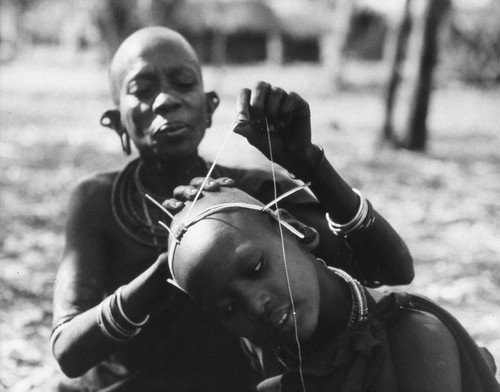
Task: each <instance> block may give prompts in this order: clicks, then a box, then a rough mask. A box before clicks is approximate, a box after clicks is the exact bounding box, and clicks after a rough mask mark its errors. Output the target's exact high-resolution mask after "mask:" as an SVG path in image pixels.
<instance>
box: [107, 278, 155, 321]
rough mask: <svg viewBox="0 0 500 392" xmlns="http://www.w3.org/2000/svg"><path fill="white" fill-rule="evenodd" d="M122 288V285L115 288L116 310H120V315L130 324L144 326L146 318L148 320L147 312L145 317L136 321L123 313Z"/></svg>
mask: <svg viewBox="0 0 500 392" xmlns="http://www.w3.org/2000/svg"><path fill="white" fill-rule="evenodd" d="M122 289H123V286H120V287H119V288H118V290H116V294H115V295H116V303H117V304H118V311H119V312H120V316H122V317H123V318H124V319H125V321H126V322H127V323H129V324H130V325H132V326H134V327H142V326H144V325H145V324H146V323H147V322H148V320H149V314H148V315H147V316H146V318H145V319H144V320H142V321H140V322H138V323H136V322H134V321H132V320H130V319H129V318H128V317H127V315H126V314H125V312H124V311H123V307H122Z"/></svg>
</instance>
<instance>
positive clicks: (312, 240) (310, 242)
mask: <svg viewBox="0 0 500 392" xmlns="http://www.w3.org/2000/svg"><path fill="white" fill-rule="evenodd" d="M278 211H279V216H280V219H282V220H284V221H286V223H288V224H289V225H290V226H293V228H295V229H297V230H298V231H300V232H301V233H302V234H303V235H304V238H297V240H298V241H299V242H300V243H301V244H302V245H304V247H305V248H306V249H308V250H313V249H314V248H316V247H317V246H318V244H319V233H318V231H317V230H316V229H315V228H313V227H311V226H307V225H305V224H303V223H302V222H301V221H299V220H297V219H296V218H295V217H294V216H293V215H292V214H290V213H289V212H288V211H287V210H284V209H282V208H279V209H278Z"/></svg>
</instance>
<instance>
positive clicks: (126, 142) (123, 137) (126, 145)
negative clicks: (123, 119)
mask: <svg viewBox="0 0 500 392" xmlns="http://www.w3.org/2000/svg"><path fill="white" fill-rule="evenodd" d="M120 141H121V142H122V150H123V152H124V153H125V155H130V154H131V152H132V149H131V148H130V137H129V136H128V133H127V132H125V131H123V132H122V133H121V134H120Z"/></svg>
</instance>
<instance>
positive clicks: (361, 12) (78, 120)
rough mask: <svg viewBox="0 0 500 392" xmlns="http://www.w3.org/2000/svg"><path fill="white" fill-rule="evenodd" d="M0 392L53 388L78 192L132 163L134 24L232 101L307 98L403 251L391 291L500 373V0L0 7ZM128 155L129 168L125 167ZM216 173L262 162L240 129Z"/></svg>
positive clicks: (43, 2) (332, 151)
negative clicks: (112, 89) (451, 325)
mask: <svg viewBox="0 0 500 392" xmlns="http://www.w3.org/2000/svg"><path fill="white" fill-rule="evenodd" d="M0 7H1V8H0V18H1V20H0V60H1V63H0V187H1V188H0V189H1V193H0V208H1V211H2V214H1V217H0V224H1V228H0V269H1V270H0V323H1V324H0V390H9V391H50V390H53V387H54V385H55V384H56V381H57V378H58V377H59V373H58V370H57V365H56V364H55V362H54V360H53V359H52V357H51V355H50V353H49V348H48V338H49V335H50V330H51V316H52V310H51V298H52V289H53V284H54V277H55V271H56V269H57V266H58V263H59V260H60V257H61V253H62V248H63V246H64V236H63V230H64V222H65V217H66V207H67V203H68V197H69V191H70V189H71V188H72V187H73V186H74V185H75V184H76V182H77V181H78V180H79V179H81V178H83V177H84V176H87V175H89V174H90V173H92V172H94V171H98V170H111V169H117V168H120V167H122V166H123V165H124V164H125V163H126V162H127V161H128V160H129V159H131V158H130V157H129V158H126V157H124V156H123V155H122V153H121V148H120V143H119V140H118V138H117V137H116V135H114V134H113V133H112V132H111V131H109V130H106V129H104V128H101V127H100V126H99V118H100V115H101V114H102V112H103V111H104V110H106V109H109V108H111V107H112V103H111V99H110V97H109V93H108V80H107V64H108V62H109V59H110V58H111V56H112V55H113V53H114V51H115V50H116V48H117V45H119V43H120V42H121V41H122V40H123V38H125V37H126V36H128V35H129V34H130V33H132V32H133V31H135V30H137V29H138V28H140V27H143V26H148V25H165V26H169V27H172V28H174V29H177V30H178V31H180V32H181V33H183V34H184V35H185V36H186V37H187V38H188V39H189V41H190V42H191V43H192V44H193V46H194V47H195V49H196V50H197V52H198V54H199V56H200V59H201V60H202V62H203V64H204V80H205V87H206V89H207V90H211V89H215V90H216V91H217V92H218V93H219V95H220V96H221V100H222V101H221V105H220V107H219V109H218V110H217V112H216V114H215V118H214V126H213V127H212V128H210V129H209V130H208V132H207V137H206V139H205V140H204V142H203V144H202V146H201V152H202V154H203V155H204V156H206V157H207V158H208V159H210V158H213V157H214V155H215V154H216V152H217V151H218V148H219V146H220V144H221V141H222V140H223V138H224V136H225V134H226V132H227V130H228V127H229V125H230V124H231V122H232V120H233V118H234V101H235V97H236V93H237V91H238V90H239V89H240V88H243V87H251V86H252V85H253V84H254V83H255V82H256V81H257V80H266V81H268V82H270V83H272V84H276V85H278V86H280V87H282V88H284V89H285V90H293V91H296V92H297V93H299V94H300V95H301V96H303V97H304V98H305V99H306V100H308V101H309V103H310V105H311V110H312V116H313V117H312V121H313V138H314V142H316V143H318V144H321V145H322V146H323V147H324V148H325V151H326V153H327V155H328V157H329V158H330V160H331V162H332V163H333V164H334V166H335V167H336V168H337V169H338V171H339V172H340V173H341V174H342V175H343V176H344V177H345V178H346V179H347V180H348V181H349V182H350V184H351V185H352V186H355V187H357V188H359V189H361V190H362V191H363V193H364V194H365V195H367V196H368V197H369V198H370V200H371V201H372V203H373V204H374V205H375V206H376V208H377V209H378V210H379V211H380V212H381V213H382V214H383V215H385V216H386V217H387V218H388V219H389V221H390V222H391V223H392V224H393V226H395V228H396V229H397V230H398V231H399V232H400V233H401V235H402V236H403V238H404V239H405V240H406V242H407V243H408V245H409V247H410V249H411V250H412V253H413V255H414V258H415V266H416V278H415V281H414V283H412V285H410V286H408V287H401V288H398V289H405V290H414V291H417V292H420V293H423V294H425V295H427V296H429V297H431V298H432V299H434V300H436V301H437V302H438V303H440V304H441V305H443V306H444V307H445V308H446V309H448V310H449V311H451V312H452V313H453V314H454V315H455V316H456V317H457V318H458V319H459V320H460V321H461V322H462V323H463V324H464V325H465V326H466V328H467V329H468V330H469V331H470V333H471V334H472V335H473V337H474V338H475V339H476V340H477V341H478V342H479V343H480V344H482V345H486V346H487V347H488V348H489V349H490V351H491V352H492V353H493V355H494V356H495V358H496V361H497V364H498V363H500V321H499V318H500V290H499V288H500V268H499V260H500V240H499V233H500V230H499V229H500V201H499V200H500V154H499V149H500V131H499V125H500V24H499V23H498V21H499V20H500V1H499V0H400V1H393V0H371V1H370V0H356V1H354V0H353V1H349V0H315V1H314V0H272V1H271V0H269V1H264V0H261V1H250V0H247V1H241V0H85V1H84V0H80V1H77V0H73V1H67V0H0ZM132 158H133V157H132ZM221 161H222V163H226V164H231V165H242V166H250V165H251V166H261V167H264V168H266V167H269V164H268V163H267V161H265V160H264V159H263V158H262V157H261V156H260V155H259V154H258V153H256V152H255V151H253V150H252V148H250V147H249V146H247V145H246V143H245V142H243V141H242V140H239V139H238V136H236V135H235V136H233V137H232V138H231V139H230V143H229V146H227V147H226V149H225V151H224V153H223V154H222V159H221Z"/></svg>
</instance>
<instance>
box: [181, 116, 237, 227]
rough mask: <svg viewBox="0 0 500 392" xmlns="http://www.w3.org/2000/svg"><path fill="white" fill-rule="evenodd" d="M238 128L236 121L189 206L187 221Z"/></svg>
mask: <svg viewBox="0 0 500 392" xmlns="http://www.w3.org/2000/svg"><path fill="white" fill-rule="evenodd" d="M237 126H238V122H237V121H235V122H234V125H233V127H231V128H230V129H229V132H228V133H227V134H226V136H225V137H224V141H223V142H222V145H221V147H220V149H219V151H218V152H217V155H216V156H215V159H214V161H213V162H212V166H210V169H209V170H208V173H207V175H206V176H205V178H204V179H203V182H202V183H201V186H200V189H198V193H196V196H195V197H194V199H193V202H192V203H191V205H190V206H189V210H188V211H187V213H186V219H187V218H188V216H189V213H190V212H191V210H192V209H193V207H194V205H195V204H196V201H197V200H198V198H199V197H200V195H201V192H202V191H203V188H205V185H206V184H207V181H208V179H209V177H210V175H211V174H212V171H213V170H214V168H215V165H216V164H217V161H218V160H219V157H220V155H221V154H222V150H224V147H225V146H226V144H227V141H228V140H229V137H230V136H231V134H232V133H233V131H234V129H235V128H236V127H237Z"/></svg>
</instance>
